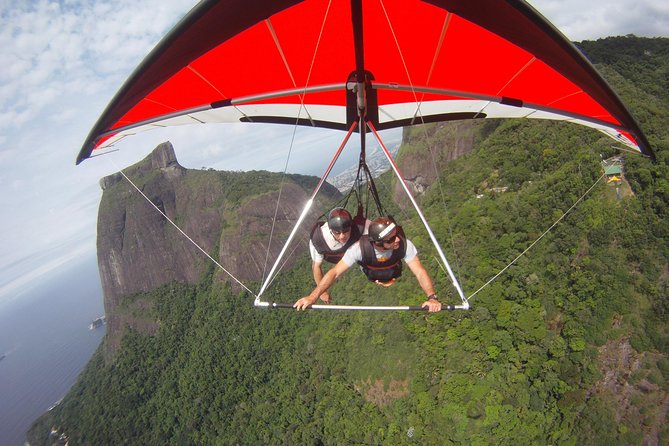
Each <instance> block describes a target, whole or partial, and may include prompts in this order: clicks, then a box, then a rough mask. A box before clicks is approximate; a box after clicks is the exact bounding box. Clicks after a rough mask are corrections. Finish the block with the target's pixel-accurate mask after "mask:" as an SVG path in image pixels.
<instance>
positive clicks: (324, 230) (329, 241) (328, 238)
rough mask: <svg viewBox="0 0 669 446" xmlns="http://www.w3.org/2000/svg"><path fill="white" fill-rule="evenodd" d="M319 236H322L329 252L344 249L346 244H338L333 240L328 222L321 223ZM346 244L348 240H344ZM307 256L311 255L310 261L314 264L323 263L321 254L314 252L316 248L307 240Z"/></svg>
mask: <svg viewBox="0 0 669 446" xmlns="http://www.w3.org/2000/svg"><path fill="white" fill-rule="evenodd" d="M320 230H321V234H323V240H325V244H326V245H328V248H330V250H331V251H336V250H338V249H341V248H343V247H344V245H345V244H346V243H340V242H338V241H337V239H335V238H334V236H333V235H332V232H330V227H329V226H328V222H325V223H323V225H322V226H321V227H320ZM346 242H347V243H348V240H346ZM309 254H311V260H313V261H314V262H316V263H323V259H324V257H323V254H321V253H319V252H318V251H316V247H315V246H314V243H313V242H312V241H311V240H309Z"/></svg>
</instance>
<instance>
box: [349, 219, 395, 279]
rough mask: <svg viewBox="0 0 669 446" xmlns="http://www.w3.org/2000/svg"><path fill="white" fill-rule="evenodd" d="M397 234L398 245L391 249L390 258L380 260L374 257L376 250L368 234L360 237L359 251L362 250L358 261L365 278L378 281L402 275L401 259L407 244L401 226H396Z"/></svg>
mask: <svg viewBox="0 0 669 446" xmlns="http://www.w3.org/2000/svg"><path fill="white" fill-rule="evenodd" d="M397 235H398V236H399V238H400V247H399V248H397V249H395V250H393V253H392V254H391V255H390V258H389V259H388V260H385V261H380V260H379V259H377V258H376V250H375V249H374V246H373V244H372V241H371V240H370V239H369V236H368V235H363V236H362V237H360V251H361V252H362V261H360V262H358V264H359V265H360V267H361V269H362V272H363V273H365V275H366V276H367V278H368V279H369V280H371V281H372V282H374V281H377V280H378V281H379V282H389V281H390V280H392V279H396V278H398V277H400V276H401V275H402V259H403V258H404V256H405V255H406V251H407V244H406V237H405V236H404V231H403V230H402V227H401V226H397Z"/></svg>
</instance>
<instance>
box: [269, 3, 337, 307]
mask: <svg viewBox="0 0 669 446" xmlns="http://www.w3.org/2000/svg"><path fill="white" fill-rule="evenodd" d="M331 5H332V0H330V1H329V2H328V5H327V8H326V9H325V14H324V15H323V21H322V22H321V28H320V30H319V33H318V39H317V40H316V46H315V48H314V53H313V55H312V57H311V63H310V65H309V72H308V73H307V79H306V82H305V84H304V90H303V93H302V94H301V95H299V97H300V108H299V109H298V111H297V116H296V117H295V124H294V125H293V132H292V135H291V138H290V146H289V148H288V154H287V156H286V163H285V165H284V168H283V174H282V177H281V183H280V185H279V194H278V197H277V199H276V207H275V209H274V218H272V228H271V230H270V234H269V242H268V243H267V252H266V254H265V264H264V265H263V274H262V280H261V282H260V283H261V284H262V283H264V282H265V280H266V279H267V278H266V277H265V274H266V273H267V265H268V263H269V255H270V252H271V247H272V239H273V237H274V229H275V226H276V218H277V215H278V214H279V206H280V203H281V194H282V192H283V186H284V183H285V178H286V174H287V172H288V163H289V162H290V155H291V153H292V151H293V145H294V143H295V135H296V133H297V127H298V125H299V122H300V115H301V114H302V110H305V106H304V100H305V96H306V91H307V87H308V86H309V81H310V80H311V73H312V70H313V68H314V62H315V60H316V54H318V48H319V46H320V44H321V39H322V37H323V29H324V28H325V22H326V21H327V18H328V15H329V13H330V6H331ZM265 23H266V24H267V27H268V28H269V31H270V33H271V34H272V39H273V40H274V44H275V45H276V47H277V50H278V51H279V53H280V55H281V59H282V60H283V63H284V66H285V67H286V70H287V71H288V74H289V75H290V78H291V80H292V82H293V86H294V87H295V88H297V84H296V83H295V78H294V77H293V72H292V70H291V69H290V65H289V64H288V60H287V59H286V57H285V55H284V52H283V50H282V48H281V43H280V42H279V37H278V36H277V35H276V32H275V31H274V27H273V26H272V22H270V20H269V19H267V20H265ZM308 115H309V113H308V112H307V116H308ZM293 251H294V250H293ZM291 254H292V252H291ZM284 264H285V262H284ZM282 267H283V265H282ZM270 274H271V271H270ZM277 274H278V271H277ZM270 281H271V279H270ZM261 286H262V285H261ZM260 292H262V291H260ZM256 298H257V296H256Z"/></svg>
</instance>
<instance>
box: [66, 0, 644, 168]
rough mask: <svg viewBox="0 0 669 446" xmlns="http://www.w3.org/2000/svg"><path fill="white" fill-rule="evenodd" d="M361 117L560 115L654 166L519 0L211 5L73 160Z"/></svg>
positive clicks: (610, 104) (569, 53) (617, 113)
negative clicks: (220, 129)
mask: <svg viewBox="0 0 669 446" xmlns="http://www.w3.org/2000/svg"><path fill="white" fill-rule="evenodd" d="M359 113H362V114H364V119H367V120H369V121H371V122H373V124H374V126H375V127H376V128H377V129H379V130H383V129H388V128H393V127H401V126H407V125H412V124H421V123H424V122H435V121H446V120H455V119H481V118H520V117H524V118H536V119H554V120H563V121H569V122H575V123H578V124H582V125H586V126H589V127H593V128H595V129H598V130H600V131H602V132H604V133H606V134H608V135H609V136H611V137H612V138H614V139H615V140H617V141H619V142H620V143H622V144H625V145H627V146H628V147H630V148H632V149H634V150H636V151H639V152H641V153H643V154H645V155H647V156H650V157H654V155H653V152H652V149H651V147H650V145H649V144H648V141H647V140H646V138H645V136H644V135H643V133H642V131H641V130H640V128H639V126H638V125H637V124H636V122H635V121H634V119H633V118H632V116H631V114H630V113H629V112H628V111H627V109H626V108H625V106H624V105H623V103H622V102H621V101H620V99H619V98H618V97H617V96H616V94H615V93H614V92H613V91H612V89H611V88H610V87H609V86H608V84H607V83H606V82H605V81H604V80H603V79H602V78H601V76H600V75H599V74H598V73H597V72H596V70H595V69H594V68H593V67H592V65H591V64H590V63H589V62H588V61H587V60H586V59H585V58H584V57H583V56H582V55H581V53H580V52H579V51H578V50H577V49H576V48H575V47H574V46H573V45H572V44H571V43H570V42H569V41H568V40H567V39H566V38H565V37H564V36H563V35H562V34H560V33H559V32H558V31H557V30H556V29H555V28H554V27H553V26H552V25H551V24H550V23H548V22H547V21H546V20H545V19H544V18H543V17H542V16H541V15H539V13H537V12H536V11H535V10H534V9H533V8H532V7H531V6H529V5H528V4H527V3H525V2H524V1H522V0H479V1H471V0H429V1H420V0H330V1H327V0H305V1H295V0H255V1H249V0H220V1H206V0H205V1H202V2H201V3H199V4H198V5H197V6H196V7H195V8H194V9H193V10H192V11H191V12H190V13H189V14H188V15H187V16H186V17H185V18H184V19H183V20H182V21H181V22H180V23H179V24H178V25H177V26H176V27H175V28H174V29H173V30H172V31H171V32H170V33H169V34H168V35H167V36H166V37H165V38H164V39H163V40H162V41H161V43H160V44H159V45H158V46H157V47H156V48H155V49H154V50H153V51H152V52H151V54H149V55H148V56H147V58H146V59H145V60H144V62H143V63H142V64H141V65H140V66H139V67H138V68H137V69H136V71H135V72H134V73H133V75H132V76H131V77H130V78H129V79H128V80H127V81H126V83H125V84H124V85H123V87H122V88H121V90H120V91H119V92H118V93H117V95H116V96H115V97H114V99H113V100H112V101H111V103H110V104H109V106H108V107H107V109H106V110H105V112H104V113H103V114H102V116H101V117H100V118H99V120H98V122H97V123H96V125H95V126H94V127H93V129H92V130H91V132H90V134H89V135H88V138H87V139H86V141H85V143H84V145H83V147H82V149H81V151H80V153H79V155H78V157H77V164H78V163H80V162H81V161H83V160H84V159H86V158H88V157H90V156H91V155H92V154H93V153H94V150H98V149H105V148H108V147H110V146H112V145H113V144H114V143H116V142H118V141H119V140H121V139H122V138H124V137H126V136H128V135H132V134H134V133H137V132H140V131H144V130H149V129H152V128H156V127H165V126H171V125H182V124H194V123H222V122H266V123H267V122H269V123H287V124H291V125H295V124H300V125H309V126H315V127H323V128H333V129H340V130H347V129H348V128H349V127H350V125H351V122H352V121H354V120H356V119H358V114H359Z"/></svg>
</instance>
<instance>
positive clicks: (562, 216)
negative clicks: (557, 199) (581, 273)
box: [467, 172, 606, 301]
mask: <svg viewBox="0 0 669 446" xmlns="http://www.w3.org/2000/svg"><path fill="white" fill-rule="evenodd" d="M605 176H606V172H604V173H603V174H602V175H601V176H600V177H599V178H597V180H596V181H595V182H594V184H593V185H592V186H590V188H589V189H588V190H586V191H585V192H584V193H583V195H581V197H580V198H579V199H578V200H576V201H575V202H574V204H572V205H571V207H570V208H569V209H567V211H566V212H565V213H564V214H562V215H561V216H560V218H558V219H557V220H555V223H553V224H552V225H550V227H549V228H548V229H546V230H545V231H544V233H543V234H541V235H540V236H539V237H538V238H537V239H536V240H535V241H533V242H532V244H530V246H528V247H527V248H525V250H524V251H523V252H521V253H520V254H518V256H517V257H516V258H515V259H513V260H512V261H511V263H509V264H508V265H506V266H505V267H504V268H502V270H501V271H500V272H498V273H497V274H495V275H494V276H493V277H491V278H490V280H488V281H487V282H486V283H484V284H483V285H482V286H481V288H479V289H478V290H476V291H474V292H473V293H472V294H470V295H469V297H468V298H467V301H469V299H471V298H472V297H474V296H476V295H477V294H478V293H479V291H481V290H483V289H484V288H486V287H487V286H488V285H490V284H491V283H492V282H493V281H495V280H496V279H497V278H498V277H499V276H501V275H502V274H504V272H505V271H506V270H507V269H509V268H510V267H511V266H512V265H513V264H514V263H516V262H517V261H518V259H520V258H521V257H522V256H524V255H525V254H526V253H527V252H528V251H529V250H530V249H532V247H534V245H536V244H537V243H539V241H540V240H541V239H542V238H544V236H545V235H546V234H548V233H549V232H550V231H551V230H552V229H553V228H554V227H555V226H557V224H558V223H560V222H561V221H562V220H563V219H564V218H565V217H566V216H567V214H569V213H570V212H571V211H572V210H573V209H574V208H575V207H576V205H578V204H579V203H580V202H581V201H582V200H583V199H584V198H585V197H586V195H588V194H589V193H590V191H591V190H592V189H594V188H595V186H596V185H597V183H599V182H600V180H601V179H602V178H604V177H605Z"/></svg>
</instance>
